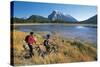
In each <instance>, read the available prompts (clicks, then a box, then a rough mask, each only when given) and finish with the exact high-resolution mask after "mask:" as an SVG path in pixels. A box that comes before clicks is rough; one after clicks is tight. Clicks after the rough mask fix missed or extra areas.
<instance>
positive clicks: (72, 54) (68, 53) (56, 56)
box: [13, 30, 97, 65]
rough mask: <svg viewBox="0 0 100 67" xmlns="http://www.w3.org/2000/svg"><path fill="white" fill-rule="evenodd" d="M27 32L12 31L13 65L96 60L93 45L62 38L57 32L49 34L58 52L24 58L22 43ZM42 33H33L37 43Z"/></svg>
mask: <svg viewBox="0 0 100 67" xmlns="http://www.w3.org/2000/svg"><path fill="white" fill-rule="evenodd" d="M27 34H28V33H25V32H21V31H16V30H14V31H13V41H14V43H13V49H14V65H30V64H55V63H69V62H83V61H96V60H97V49H96V48H95V47H93V46H91V45H90V44H86V43H82V42H80V41H77V40H67V39H63V38H61V37H60V36H59V35H57V34H56V35H53V36H51V43H52V44H55V45H56V46H57V47H58V52H56V53H52V54H48V55H46V56H45V57H44V58H43V57H41V56H33V57H32V58H30V59H25V58H24V57H23V52H24V49H23V47H22V44H23V39H24V37H25V36H26V35H27ZM43 35H46V33H37V34H35V36H36V37H37V39H38V42H37V44H40V43H42V42H43V40H44V38H43V37H42V36H43Z"/></svg>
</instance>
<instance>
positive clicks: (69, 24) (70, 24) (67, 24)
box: [11, 23, 97, 27]
mask: <svg viewBox="0 0 100 67" xmlns="http://www.w3.org/2000/svg"><path fill="white" fill-rule="evenodd" d="M11 25H15V26H16V25H66V26H95V27H97V24H78V23H77V24H72V23H14V24H11Z"/></svg>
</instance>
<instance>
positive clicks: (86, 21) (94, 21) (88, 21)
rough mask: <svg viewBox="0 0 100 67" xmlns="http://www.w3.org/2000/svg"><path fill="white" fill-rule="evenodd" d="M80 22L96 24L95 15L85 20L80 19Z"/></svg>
mask: <svg viewBox="0 0 100 67" xmlns="http://www.w3.org/2000/svg"><path fill="white" fill-rule="evenodd" d="M80 23H87V24H97V15H95V16H93V17H91V18H89V19H87V20H85V21H82V22H80Z"/></svg>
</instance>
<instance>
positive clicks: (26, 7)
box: [12, 1, 97, 21]
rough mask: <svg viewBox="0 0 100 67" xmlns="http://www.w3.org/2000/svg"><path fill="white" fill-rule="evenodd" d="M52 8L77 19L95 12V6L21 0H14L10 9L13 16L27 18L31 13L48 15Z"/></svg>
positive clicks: (81, 19)
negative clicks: (25, 0)
mask: <svg viewBox="0 0 100 67" xmlns="http://www.w3.org/2000/svg"><path fill="white" fill-rule="evenodd" d="M54 10H57V11H59V12H61V13H64V14H65V15H71V16H72V17H74V18H75V19H77V20H78V21H83V20H86V19H88V18H90V17H92V16H94V15H96V14H97V7H96V6H88V5H72V4H55V3H39V2H23V1H14V2H13V10H12V11H13V16H14V17H18V18H28V17H29V16H31V15H40V16H44V17H48V15H50V14H51V13H52V11H54Z"/></svg>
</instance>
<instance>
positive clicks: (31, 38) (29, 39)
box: [28, 35, 36, 45]
mask: <svg viewBox="0 0 100 67" xmlns="http://www.w3.org/2000/svg"><path fill="white" fill-rule="evenodd" d="M33 43H36V40H35V38H34V37H33V36H31V35H29V37H28V44H30V45H32V44H33Z"/></svg>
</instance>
